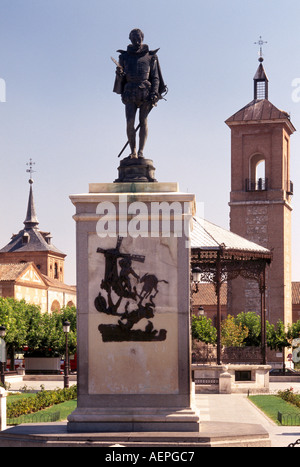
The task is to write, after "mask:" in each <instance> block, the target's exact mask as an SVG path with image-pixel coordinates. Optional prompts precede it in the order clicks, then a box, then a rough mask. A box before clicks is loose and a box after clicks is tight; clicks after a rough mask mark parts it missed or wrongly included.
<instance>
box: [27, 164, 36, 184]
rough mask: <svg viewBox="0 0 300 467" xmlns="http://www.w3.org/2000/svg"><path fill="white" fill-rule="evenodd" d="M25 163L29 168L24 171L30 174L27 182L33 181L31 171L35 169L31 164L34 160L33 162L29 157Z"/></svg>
mask: <svg viewBox="0 0 300 467" xmlns="http://www.w3.org/2000/svg"><path fill="white" fill-rule="evenodd" d="M26 165H28V167H29V169H27V170H26V172H27V173H29V174H30V180H29V183H33V180H32V174H33V172H35V170H33V166H34V165H35V162H33V161H32V159H31V158H30V159H29V162H27V163H26Z"/></svg>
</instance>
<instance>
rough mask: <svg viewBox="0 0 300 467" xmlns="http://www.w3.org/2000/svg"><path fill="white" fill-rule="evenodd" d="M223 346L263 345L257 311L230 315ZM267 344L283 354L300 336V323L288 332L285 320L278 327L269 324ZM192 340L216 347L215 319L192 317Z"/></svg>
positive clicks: (277, 324)
mask: <svg viewBox="0 0 300 467" xmlns="http://www.w3.org/2000/svg"><path fill="white" fill-rule="evenodd" d="M221 328H222V329H221V334H222V335H221V339H222V345H225V346H229V347H231V346H238V347H239V346H256V347H259V346H260V344H261V320H260V316H259V315H257V314H256V313H255V312H248V313H239V314H238V315H237V316H236V317H232V316H230V315H228V317H227V318H226V319H225V320H223V321H222V326H221ZM266 335H267V345H268V347H270V349H272V350H279V351H282V350H283V349H284V348H285V347H289V346H290V345H291V339H293V338H296V337H299V336H300V321H297V323H293V325H292V326H290V327H288V328H287V329H285V326H284V324H283V322H282V321H281V320H279V321H278V322H277V323H276V325H274V324H270V323H269V322H268V321H267V322H266ZM192 338H193V339H196V340H198V341H202V342H205V343H206V344H215V343H216V340H217V331H216V328H215V327H214V326H213V325H212V322H211V319H208V318H207V317H205V316H199V317H198V316H192Z"/></svg>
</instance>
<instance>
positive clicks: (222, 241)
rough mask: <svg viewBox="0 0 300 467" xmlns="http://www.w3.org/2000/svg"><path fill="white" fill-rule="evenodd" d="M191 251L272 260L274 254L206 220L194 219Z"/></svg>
mask: <svg viewBox="0 0 300 467" xmlns="http://www.w3.org/2000/svg"><path fill="white" fill-rule="evenodd" d="M191 250H192V253H193V252H195V250H197V251H203V252H204V251H206V252H209V251H210V252H218V251H222V253H223V254H226V253H227V254H228V255H231V256H232V255H233V256H238V257H240V256H247V257H260V258H265V259H271V257H272V253H271V251H270V250H268V249H267V248H265V247H263V246H261V245H258V244H257V243H254V242H251V241H249V240H247V239H245V238H243V237H241V236H240V235H237V234H235V233H233V232H230V231H229V230H226V229H224V228H222V227H219V226H217V225H215V224H213V223H211V222H209V221H207V220H206V219H202V218H199V217H195V216H194V217H193V230H192V232H191Z"/></svg>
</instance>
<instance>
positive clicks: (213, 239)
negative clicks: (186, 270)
mask: <svg viewBox="0 0 300 467" xmlns="http://www.w3.org/2000/svg"><path fill="white" fill-rule="evenodd" d="M271 261H272V253H271V252H270V250H268V249H267V248H264V247H262V246H260V245H257V244H256V243H253V242H251V241H249V240H246V239H245V238H242V237H240V236H239V235H236V234H235V233H233V232H230V231H228V230H226V229H223V228H222V227H219V226H217V225H215V224H212V223H211V222H209V221H207V220H205V219H202V218H199V217H193V230H192V232H191V271H192V277H193V279H192V280H193V283H194V284H195V285H196V287H197V283H198V282H212V283H213V284H214V286H215V292H216V296H217V364H218V365H220V364H221V306H220V290H221V286H222V284H223V283H224V282H227V281H230V280H232V279H235V278H236V277H238V276H241V277H243V278H245V279H248V280H255V281H256V282H257V283H258V287H259V292H260V314H261V355H262V364H263V365H265V364H266V267H267V266H268V265H269V264H270V263H271Z"/></svg>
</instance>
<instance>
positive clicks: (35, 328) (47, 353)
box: [0, 297, 77, 357]
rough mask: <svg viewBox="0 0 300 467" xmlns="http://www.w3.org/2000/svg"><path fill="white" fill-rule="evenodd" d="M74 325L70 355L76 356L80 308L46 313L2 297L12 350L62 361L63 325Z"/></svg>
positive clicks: (0, 316) (0, 317)
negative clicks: (77, 324) (66, 322)
mask: <svg viewBox="0 0 300 467" xmlns="http://www.w3.org/2000/svg"><path fill="white" fill-rule="evenodd" d="M66 319H67V320H68V321H69V322H70V324H71V327H70V332H69V334H68V347H69V352H70V354H74V353H75V352H76V342H77V332H76V308H75V307H65V308H63V309H62V310H60V311H57V312H53V313H42V312H41V310H40V308H39V307H38V306H36V305H31V304H29V303H26V302H25V300H21V301H18V300H15V299H13V298H3V297H0V324H1V325H4V326H5V327H6V336H5V342H6V345H7V348H8V351H9V349H15V350H19V351H23V349H24V348H25V349H26V353H25V355H26V356H36V357H37V356H42V357H60V356H62V355H63V354H64V353H65V342H66V338H65V334H64V332H63V321H65V320H66Z"/></svg>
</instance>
